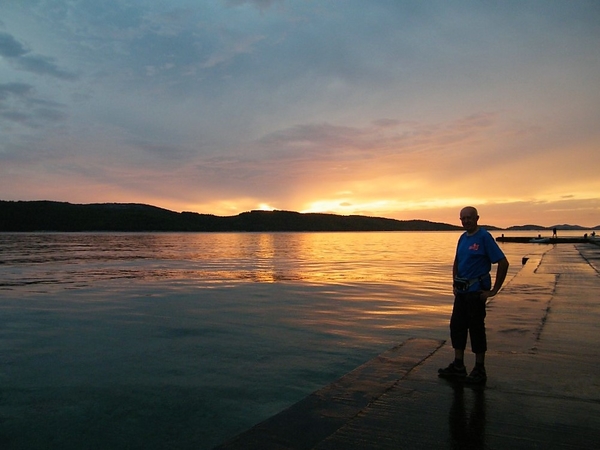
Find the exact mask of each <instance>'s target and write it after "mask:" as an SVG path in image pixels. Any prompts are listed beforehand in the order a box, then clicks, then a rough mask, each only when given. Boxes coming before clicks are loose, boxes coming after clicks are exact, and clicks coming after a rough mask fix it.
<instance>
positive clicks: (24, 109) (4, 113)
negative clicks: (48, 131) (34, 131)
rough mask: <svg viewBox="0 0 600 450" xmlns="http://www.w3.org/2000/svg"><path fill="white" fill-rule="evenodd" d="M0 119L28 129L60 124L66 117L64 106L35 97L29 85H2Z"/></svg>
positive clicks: (0, 88) (34, 92) (33, 90)
mask: <svg viewBox="0 0 600 450" xmlns="http://www.w3.org/2000/svg"><path fill="white" fill-rule="evenodd" d="M0 117H2V118H3V119H5V121H8V122H11V123H14V124H19V125H22V126H25V127H28V128H40V127H44V126H47V125H51V124H53V123H57V122H62V121H64V120H66V119H67V117H68V116H67V114H66V113H65V112H64V105H62V104H60V103H57V102H53V101H49V100H45V99H42V98H38V97H36V91H35V89H34V87H33V86H31V85H30V84H27V83H4V84H0ZM2 128H4V127H2ZM0 129H1V128H0Z"/></svg>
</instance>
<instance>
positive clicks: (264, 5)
mask: <svg viewBox="0 0 600 450" xmlns="http://www.w3.org/2000/svg"><path fill="white" fill-rule="evenodd" d="M224 1H225V5H227V6H240V5H244V4H246V3H248V4H250V5H254V6H256V7H257V8H258V9H260V10H264V9H268V8H270V7H271V6H272V5H273V4H275V3H277V2H278V0H224Z"/></svg>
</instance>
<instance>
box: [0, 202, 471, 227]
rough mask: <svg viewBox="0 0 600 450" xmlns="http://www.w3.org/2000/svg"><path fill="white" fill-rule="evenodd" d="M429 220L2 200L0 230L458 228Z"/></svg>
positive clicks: (0, 205)
mask: <svg viewBox="0 0 600 450" xmlns="http://www.w3.org/2000/svg"><path fill="white" fill-rule="evenodd" d="M454 230H462V228H461V227H459V226H455V225H449V224H445V223H438V222H429V221H426V220H407V221H404V220H395V219H386V218H381V217H368V216H358V215H352V216H341V215H336V214H321V213H306V214H302V213H298V212H292V211H249V212H244V213H241V214H238V215H236V216H225V217H221V216H215V215H211V214H199V213H193V212H182V213H177V212H174V211H169V210H167V209H163V208H158V207H155V206H150V205H142V204H135V203H98V204H86V205H81V204H71V203H64V202H52V201H0V231H62V232H64V231H136V232H141V231H197V232H199V231H454Z"/></svg>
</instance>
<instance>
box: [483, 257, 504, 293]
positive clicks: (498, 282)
mask: <svg viewBox="0 0 600 450" xmlns="http://www.w3.org/2000/svg"><path fill="white" fill-rule="evenodd" d="M508 266H509V264H508V259H506V258H503V259H501V260H500V261H498V268H497V269H496V278H495V280H494V287H493V288H492V290H491V291H483V292H482V293H481V296H482V298H483V299H487V298H489V297H493V296H494V295H496V294H497V293H498V291H499V290H500V288H501V287H502V284H504V280H506V274H507V273H508Z"/></svg>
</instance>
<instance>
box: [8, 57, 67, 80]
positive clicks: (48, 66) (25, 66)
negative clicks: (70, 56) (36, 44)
mask: <svg viewBox="0 0 600 450" xmlns="http://www.w3.org/2000/svg"><path fill="white" fill-rule="evenodd" d="M15 65H16V66H17V67H18V68H20V69H22V70H25V71H27V72H32V73H35V74H38V75H50V76H53V77H56V78H60V79H63V80H76V79H77V75H75V74H73V73H70V72H67V71H65V70H61V69H59V68H58V66H57V65H56V64H55V63H54V62H53V60H52V58H48V57H45V56H30V55H25V56H21V57H20V58H18V59H17V60H16V61H15Z"/></svg>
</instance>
